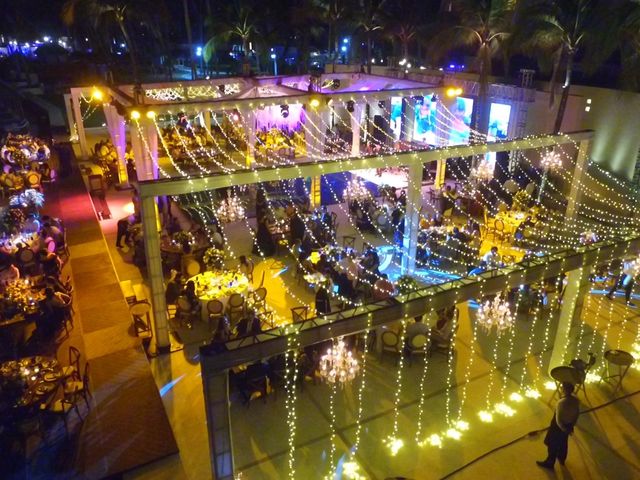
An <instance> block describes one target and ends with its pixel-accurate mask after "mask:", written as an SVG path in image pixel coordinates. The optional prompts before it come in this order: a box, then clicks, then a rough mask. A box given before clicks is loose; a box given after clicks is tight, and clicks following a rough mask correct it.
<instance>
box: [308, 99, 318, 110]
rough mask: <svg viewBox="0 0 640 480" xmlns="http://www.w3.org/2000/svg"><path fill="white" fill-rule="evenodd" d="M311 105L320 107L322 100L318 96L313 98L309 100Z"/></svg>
mask: <svg viewBox="0 0 640 480" xmlns="http://www.w3.org/2000/svg"><path fill="white" fill-rule="evenodd" d="M309 105H311V107H313V108H318V107H319V106H320V100H318V99H317V98H312V99H311V101H310V102H309Z"/></svg>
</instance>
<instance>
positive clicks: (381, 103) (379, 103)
mask: <svg viewBox="0 0 640 480" xmlns="http://www.w3.org/2000/svg"><path fill="white" fill-rule="evenodd" d="M384 106H385V103H384V100H379V101H378V107H380V108H384Z"/></svg>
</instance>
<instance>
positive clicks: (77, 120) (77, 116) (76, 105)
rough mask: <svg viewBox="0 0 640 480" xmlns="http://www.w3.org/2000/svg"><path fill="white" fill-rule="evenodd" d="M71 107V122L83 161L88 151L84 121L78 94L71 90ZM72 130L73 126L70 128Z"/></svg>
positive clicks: (76, 91)
mask: <svg viewBox="0 0 640 480" xmlns="http://www.w3.org/2000/svg"><path fill="white" fill-rule="evenodd" d="M71 106H72V110H73V121H74V124H75V126H76V132H77V133H78V142H79V143H80V155H81V156H82V159H83V160H86V159H87V158H89V149H88V148H87V137H86V134H85V131H84V120H83V119H82V111H81V110H80V92H79V91H78V90H77V89H75V88H72V89H71ZM71 127H72V128H73V125H72V126H71Z"/></svg>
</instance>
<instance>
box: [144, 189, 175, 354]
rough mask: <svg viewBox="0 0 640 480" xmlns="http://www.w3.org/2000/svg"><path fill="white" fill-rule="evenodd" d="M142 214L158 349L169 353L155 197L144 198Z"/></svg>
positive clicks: (169, 342) (169, 344)
mask: <svg viewBox="0 0 640 480" xmlns="http://www.w3.org/2000/svg"><path fill="white" fill-rule="evenodd" d="M140 212H141V214H142V233H143V235H144V253H145V257H146V259H147V275H148V276H149V286H150V288H151V305H152V306H153V323H154V329H155V339H156V347H157V348H158V350H159V351H167V350H168V349H169V347H170V346H171V341H170V339H169V322H168V319H167V304H166V301H165V296H164V276H163V274H162V258H161V256H160V234H159V233H158V210H157V206H156V202H155V198H154V197H144V198H142V199H141V201H140Z"/></svg>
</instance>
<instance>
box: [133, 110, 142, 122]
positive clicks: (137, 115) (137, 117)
mask: <svg viewBox="0 0 640 480" xmlns="http://www.w3.org/2000/svg"><path fill="white" fill-rule="evenodd" d="M131 119H132V120H138V119H140V112H139V111H137V110H133V111H132V112H131Z"/></svg>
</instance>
